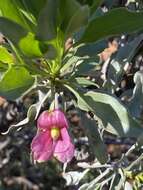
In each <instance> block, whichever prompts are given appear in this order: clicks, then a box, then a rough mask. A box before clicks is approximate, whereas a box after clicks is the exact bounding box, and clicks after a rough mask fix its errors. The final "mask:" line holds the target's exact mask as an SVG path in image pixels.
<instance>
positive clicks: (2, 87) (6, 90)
mask: <svg viewBox="0 0 143 190" xmlns="http://www.w3.org/2000/svg"><path fill="white" fill-rule="evenodd" d="M33 84H34V78H33V77H32V76H31V75H30V74H29V72H28V71H27V70H26V69H25V68H23V67H16V66H15V67H10V68H9V69H8V71H7V72H6V73H5V75H4V76H3V78H2V79H1V81H0V96H3V97H5V98H6V99H10V100H14V99H16V98H18V97H20V96H21V95H22V93H24V92H25V91H26V90H28V89H29V88H30V87H31V86H32V85H33Z"/></svg>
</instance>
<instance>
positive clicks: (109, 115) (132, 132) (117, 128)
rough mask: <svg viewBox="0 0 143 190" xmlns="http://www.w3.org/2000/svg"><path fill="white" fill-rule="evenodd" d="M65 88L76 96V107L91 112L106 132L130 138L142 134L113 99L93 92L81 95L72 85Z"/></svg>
mask: <svg viewBox="0 0 143 190" xmlns="http://www.w3.org/2000/svg"><path fill="white" fill-rule="evenodd" d="M65 87H66V88H68V89H69V90H70V91H71V92H72V93H73V94H74V95H75V96H76V98H77V105H78V107H79V108H80V109H81V110H84V111H92V112H93V113H94V114H95V115H96V117H97V119H101V121H102V122H103V124H104V126H105V127H106V126H107V130H109V131H111V129H112V130H113V132H114V133H115V134H118V135H121V136H124V135H129V136H131V137H138V136H139V135H140V133H142V128H141V127H140V125H139V124H138V123H137V121H136V120H134V119H133V118H132V117H131V116H130V114H129V113H128V111H127V110H126V108H125V107H124V106H123V105H122V103H121V102H120V101H119V100H117V99H116V98H115V97H113V96H111V95H108V94H105V93H101V92H93V91H89V92H88V93H86V94H84V95H83V94H81V93H79V92H78V91H77V89H76V87H75V86H74V84H70V85H65ZM110 127H111V128H110Z"/></svg>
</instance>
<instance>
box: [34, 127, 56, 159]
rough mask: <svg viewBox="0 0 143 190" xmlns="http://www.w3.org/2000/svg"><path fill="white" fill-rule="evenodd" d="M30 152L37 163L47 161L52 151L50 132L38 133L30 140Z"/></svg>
mask: <svg viewBox="0 0 143 190" xmlns="http://www.w3.org/2000/svg"><path fill="white" fill-rule="evenodd" d="M31 150H32V154H33V158H34V160H36V161H38V162H44V161H47V160H49V159H50V158H51V157H52V155H53V151H54V147H53V142H52V138H51V137H50V132H47V131H46V132H38V133H37V135H36V136H35V137H34V139H33V140H32V144H31Z"/></svg>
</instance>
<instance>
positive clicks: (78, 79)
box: [70, 77, 99, 88]
mask: <svg viewBox="0 0 143 190" xmlns="http://www.w3.org/2000/svg"><path fill="white" fill-rule="evenodd" d="M70 82H72V83H77V84H78V85H80V86H83V87H87V86H95V87H96V88H98V87H99V86H98V85H97V84H96V83H94V82H92V81H91V80H88V79H86V78H84V77H76V78H74V79H71V80H70Z"/></svg>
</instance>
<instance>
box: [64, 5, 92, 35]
mask: <svg viewBox="0 0 143 190" xmlns="http://www.w3.org/2000/svg"><path fill="white" fill-rule="evenodd" d="M88 17H89V8H88V6H83V7H81V8H79V9H78V10H77V11H76V12H75V14H74V15H73V17H72V18H71V20H70V21H69V24H68V26H67V29H66V31H65V35H66V38H67V37H70V36H72V34H73V33H74V32H76V31H78V30H79V29H80V28H81V27H83V26H84V25H86V24H87V23H88Z"/></svg>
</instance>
